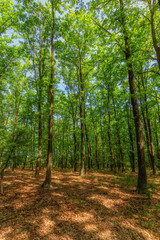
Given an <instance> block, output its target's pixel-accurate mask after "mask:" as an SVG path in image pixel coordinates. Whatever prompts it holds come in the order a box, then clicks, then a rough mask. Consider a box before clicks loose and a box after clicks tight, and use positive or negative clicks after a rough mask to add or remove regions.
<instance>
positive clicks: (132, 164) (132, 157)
mask: <svg viewBox="0 0 160 240" xmlns="http://www.w3.org/2000/svg"><path fill="white" fill-rule="evenodd" d="M127 123H128V132H129V139H130V147H131V150H130V152H129V157H130V162H131V168H132V172H135V156H134V142H133V135H132V128H131V124H130V119H129V111H128V108H127Z"/></svg>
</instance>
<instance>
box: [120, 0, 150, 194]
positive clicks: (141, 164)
mask: <svg viewBox="0 0 160 240" xmlns="http://www.w3.org/2000/svg"><path fill="white" fill-rule="evenodd" d="M119 2H120V10H121V23H122V27H123V35H124V42H125V51H124V53H125V57H126V61H127V64H128V78H129V87H130V93H131V102H132V107H133V116H134V123H135V129H136V139H137V153H138V184H137V191H138V193H144V192H145V190H146V187H147V173H146V163H145V155H144V143H143V132H142V124H141V118H140V114H139V109H138V102H137V97H136V88H135V82H134V73H133V66H132V63H131V50H130V44H129V38H128V32H127V29H126V20H125V17H126V16H125V13H124V5H123V0H119Z"/></svg>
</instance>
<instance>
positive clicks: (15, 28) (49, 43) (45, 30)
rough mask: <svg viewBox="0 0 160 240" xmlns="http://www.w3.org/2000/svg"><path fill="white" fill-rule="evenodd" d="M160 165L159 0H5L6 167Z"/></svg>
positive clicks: (0, 59)
mask: <svg viewBox="0 0 160 240" xmlns="http://www.w3.org/2000/svg"><path fill="white" fill-rule="evenodd" d="M8 168H11V169H12V170H13V171H14V169H16V168H21V169H25V168H27V169H28V168H30V169H32V170H34V171H35V177H36V178H37V179H38V177H39V173H40V171H41V170H42V169H43V168H46V178H45V179H44V182H43V186H48V185H50V184H51V169H52V168H62V169H63V168H64V169H67V168H68V169H71V168H72V169H74V171H79V172H80V175H81V176H83V175H85V174H86V172H87V171H90V170H92V169H93V170H94V171H99V170H102V169H104V170H106V169H109V170H110V171H112V172H114V173H120V172H124V171H132V172H135V171H138V181H137V191H138V193H144V192H145V191H146V189H147V171H148V170H150V171H152V173H153V174H156V173H157V172H158V171H159V169H160V1H159V0H142V1H141V0H102V1H101V0H95V1H84V2H82V1H60V0H48V1H47V0H46V1H36V0H14V1H11V0H1V1H0V175H1V193H3V177H4V175H5V170H6V169H8Z"/></svg>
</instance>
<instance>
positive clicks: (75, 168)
mask: <svg viewBox="0 0 160 240" xmlns="http://www.w3.org/2000/svg"><path fill="white" fill-rule="evenodd" d="M72 119H73V139H74V172H76V171H77V167H78V162H77V138H76V121H75V117H74V116H73V117H72Z"/></svg>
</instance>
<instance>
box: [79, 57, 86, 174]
mask: <svg viewBox="0 0 160 240" xmlns="http://www.w3.org/2000/svg"><path fill="white" fill-rule="evenodd" d="M79 77H80V123H81V169H80V175H81V176H84V175H85V174H86V169H85V154H84V82H83V78H82V66H81V60H80V72H79Z"/></svg>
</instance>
